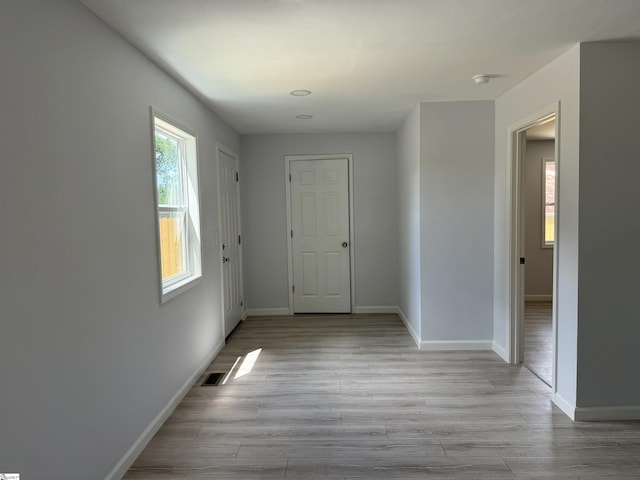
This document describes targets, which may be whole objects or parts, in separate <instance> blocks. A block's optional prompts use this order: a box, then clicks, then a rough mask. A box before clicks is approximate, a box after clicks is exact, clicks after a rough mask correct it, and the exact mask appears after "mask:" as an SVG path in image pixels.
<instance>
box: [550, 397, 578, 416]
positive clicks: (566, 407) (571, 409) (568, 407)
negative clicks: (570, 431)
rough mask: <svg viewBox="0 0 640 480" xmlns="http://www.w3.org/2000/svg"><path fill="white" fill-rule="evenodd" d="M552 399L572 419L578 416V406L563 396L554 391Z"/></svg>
mask: <svg viewBox="0 0 640 480" xmlns="http://www.w3.org/2000/svg"><path fill="white" fill-rule="evenodd" d="M551 401H552V402H553V403H554V404H555V405H556V407H558V408H559V409H560V410H562V411H563V412H564V414H565V415H566V416H567V417H569V418H570V419H571V420H575V419H576V418H575V417H576V407H575V406H574V405H572V404H570V403H569V402H567V401H566V400H565V399H564V398H562V396H560V395H558V394H557V393H554V394H553V395H552V396H551Z"/></svg>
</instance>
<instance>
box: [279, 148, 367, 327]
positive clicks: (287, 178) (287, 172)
mask: <svg viewBox="0 0 640 480" xmlns="http://www.w3.org/2000/svg"><path fill="white" fill-rule="evenodd" d="M345 158H346V159H347V163H348V165H349V261H350V266H349V269H350V275H351V311H352V312H353V310H354V305H355V300H356V296H355V295H356V293H355V292H356V267H355V265H356V263H355V254H354V251H355V249H354V244H355V230H354V225H353V217H354V215H353V155H352V154H350V153H345V154H334V155H285V157H284V182H285V185H286V189H285V190H286V201H287V231H286V235H287V261H288V263H289V265H288V266H289V314H290V315H293V313H294V312H293V245H292V243H291V231H292V230H293V228H292V225H291V181H290V178H291V177H290V175H291V162H292V161H294V160H339V159H345Z"/></svg>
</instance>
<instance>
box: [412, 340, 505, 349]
mask: <svg viewBox="0 0 640 480" xmlns="http://www.w3.org/2000/svg"><path fill="white" fill-rule="evenodd" d="M420 350H493V341H492V340H453V341H450V340H422V341H421V342H420Z"/></svg>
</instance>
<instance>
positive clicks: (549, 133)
mask: <svg viewBox="0 0 640 480" xmlns="http://www.w3.org/2000/svg"><path fill="white" fill-rule="evenodd" d="M526 134H527V140H554V139H555V138H556V120H555V118H554V119H553V120H551V121H548V122H545V123H542V124H540V125H536V126H535V127H531V128H529V129H527V131H526Z"/></svg>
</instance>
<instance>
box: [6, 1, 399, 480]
mask: <svg viewBox="0 0 640 480" xmlns="http://www.w3.org/2000/svg"><path fill="white" fill-rule="evenodd" d="M0 17H1V22H2V24H1V25H0V35H1V37H0V48H1V50H0V63H1V65H2V69H1V79H0V81H1V87H2V88H0V110H1V112H2V115H0V134H1V135H2V137H1V139H0V143H1V144H2V162H1V166H2V167H1V168H2V171H1V175H0V178H1V179H2V187H1V188H0V192H1V195H2V200H1V203H0V205H1V208H2V212H1V216H2V221H3V227H2V236H1V237H2V252H3V254H2V255H3V257H2V258H3V260H2V285H1V288H0V295H1V298H0V305H2V315H1V317H0V318H1V322H2V323H1V325H0V356H1V357H0V366H1V368H2V371H1V379H0V385H1V387H0V388H1V389H2V395H1V400H0V401H1V402H2V405H1V407H0V415H1V419H2V423H1V424H0V432H1V433H0V465H1V466H2V470H3V471H9V472H20V473H21V474H22V476H23V477H24V478H32V479H36V478H62V477H64V478H68V479H98V478H104V477H105V475H106V474H107V473H108V472H109V471H110V470H111V469H112V467H114V465H115V464H116V462H117V461H118V460H120V458H121V457H122V456H123V455H124V454H125V452H126V451H127V449H128V448H129V447H130V446H131V445H132V443H133V442H134V441H135V440H136V439H137V438H138V436H139V435H140V434H141V432H142V431H143V430H144V429H145V428H146V427H147V426H148V425H149V423H150V422H151V421H152V419H153V418H154V417H155V416H156V414H158V412H159V411H160V410H161V409H162V408H163V407H164V406H165V405H166V404H167V403H168V402H169V400H170V399H171V397H172V396H173V395H174V394H175V393H176V392H177V391H178V390H179V389H180V387H181V386H182V385H183V383H184V382H185V381H186V380H187V379H188V378H189V377H190V376H191V375H192V374H193V373H195V372H196V371H197V369H198V368H199V367H200V366H201V364H202V363H203V361H205V360H206V358H207V357H208V356H209V355H210V354H211V353H212V352H213V351H214V349H215V348H216V347H218V346H220V345H221V344H222V342H223V340H224V339H223V336H222V321H221V318H220V270H219V265H220V263H219V258H218V253H217V247H216V241H215V238H214V232H215V231H217V228H218V219H217V193H216V190H215V188H214V185H216V161H215V159H216V157H215V155H216V140H220V141H222V142H223V143H225V144H226V145H228V146H229V147H230V148H236V149H237V147H238V137H237V136H236V134H235V133H234V132H233V131H232V130H231V129H229V128H228V127H227V126H226V125H225V124H223V123H222V122H221V121H220V120H219V119H218V118H217V117H216V116H215V115H214V114H212V113H211V111H210V110H208V109H206V108H205V107H204V106H203V105H201V104H200V103H199V102H198V101H196V100H195V99H194V98H193V97H192V96H191V95H189V94H188V93H186V91H185V90H184V89H183V88H181V87H180V86H179V85H177V84H176V83H175V82H174V81H173V80H171V79H170V78H168V77H167V76H166V75H165V74H163V73H162V72H161V71H160V70H159V69H158V68H156V67H155V66H154V65H153V64H151V63H150V62H149V61H148V60H146V59H145V58H144V57H143V56H142V55H141V54H140V53H139V52H138V51H137V50H134V49H133V48H132V47H131V46H130V45H129V44H127V43H126V42H125V41H124V40H122V38H121V37H119V36H118V35H116V34H114V33H113V32H112V31H111V30H109V29H108V28H106V27H105V26H104V24H103V23H102V22H101V21H99V20H98V19H97V18H96V17H95V16H94V15H93V14H91V13H89V12H88V11H87V10H86V9H85V8H84V7H82V6H79V5H78V4H76V3H75V2H71V1H56V2H45V1H31V0H21V1H19V2H3V3H2V15H1V16H0ZM150 105H154V106H156V107H158V108H159V109H160V110H162V111H164V112H166V113H168V114H170V115H172V116H174V117H175V118H177V119H179V120H181V121H182V122H184V123H185V124H187V125H188V126H190V127H191V128H193V129H194V130H195V131H197V132H198V134H199V159H200V181H201V194H202V205H201V213H202V225H203V227H202V233H203V257H204V265H203V272H204V277H203V279H202V282H201V283H200V284H199V285H198V286H196V287H194V288H192V289H190V290H189V291H188V292H186V293H184V294H182V295H180V296H179V297H177V298H174V299H173V300H171V301H169V302H168V303H166V304H165V305H160V302H159V289H158V262H157V253H156V231H155V220H154V218H155V207H154V197H153V177H152V169H151V127H150V120H149V106H150ZM394 229H395V227H394Z"/></svg>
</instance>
